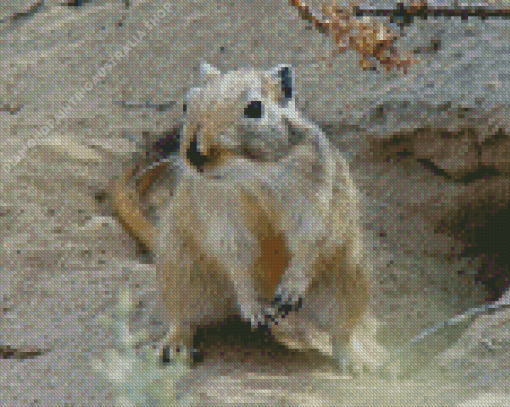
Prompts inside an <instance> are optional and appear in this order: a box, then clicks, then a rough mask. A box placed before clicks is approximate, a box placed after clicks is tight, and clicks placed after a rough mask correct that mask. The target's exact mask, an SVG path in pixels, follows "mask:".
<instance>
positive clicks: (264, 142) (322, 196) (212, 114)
mask: <svg viewBox="0 0 510 407" xmlns="http://www.w3.org/2000/svg"><path fill="white" fill-rule="evenodd" d="M200 70H201V80H202V85H201V86H200V87H196V88H192V89H191V90H190V92H189V93H188V95H187V98H186V102H185V104H184V106H185V107H184V109H183V110H185V115H184V117H183V123H182V128H181V129H180V144H179V153H178V154H179V162H180V166H181V174H180V177H179V182H178V183H177V185H176V188H175V190H174V192H173V196H172V198H171V199H169V201H168V203H167V204H166V206H165V207H164V208H163V210H162V213H163V216H162V217H161V221H160V222H159V224H158V225H157V226H156V225H154V224H152V223H151V222H150V221H149V220H148V219H147V217H146V216H145V215H144V213H143V211H142V209H141V207H140V205H139V202H138V197H139V195H140V193H143V192H144V191H145V189H146V187H147V186H148V185H149V184H150V177H151V176H153V175H154V174H153V173H152V172H151V171H159V170H157V169H158V168H159V167H160V166H164V165H167V164H166V163H165V162H160V163H156V165H155V166H154V168H153V169H150V170H149V171H147V172H146V175H145V177H146V178H145V180H142V182H141V185H142V186H143V187H142V188H141V189H140V190H138V191H137V190H136V188H135V189H133V188H131V187H130V186H129V181H130V179H131V177H132V176H133V175H135V174H136V173H137V171H138V170H139V167H138V166H134V167H133V168H131V169H130V170H128V171H125V172H124V173H123V174H121V176H120V177H119V178H118V179H117V181H116V183H115V186H114V189H113V193H112V196H113V207H114V210H115V212H116V213H117V214H118V216H119V218H120V219H121V221H122V223H123V224H124V225H125V226H126V227H127V228H128V229H129V230H130V231H131V232H132V234H133V235H134V236H135V237H137V238H138V239H139V240H140V241H141V242H142V243H143V244H144V245H145V246H147V248H149V249H150V250H151V251H152V252H153V253H154V256H155V263H156V268H157V274H158V278H159V279H160V281H161V284H162V290H163V294H164V298H165V302H166V305H167V311H168V314H169V317H170V319H171V321H172V326H173V328H174V329H173V330H171V331H170V332H169V333H168V335H167V342H168V345H169V348H170V354H171V355H172V354H175V352H176V351H181V349H187V350H191V347H192V337H193V334H194V330H195V327H196V326H197V325H202V324H207V323H210V322H212V321H214V320H218V319H222V318H225V317H226V316H227V315H228V314H229V313H231V312H232V311H237V310H238V309H240V312H241V316H242V317H243V318H244V319H245V320H249V321H251V323H252V325H254V326H268V327H269V329H270V331H271V334H272V335H274V336H275V338H276V339H277V340H278V341H280V342H282V343H284V344H286V345H287V346H289V347H292V348H298V349H318V350H319V351H321V352H324V353H326V354H329V355H331V356H333V357H334V358H335V360H336V361H337V362H338V363H339V366H340V367H342V368H344V367H345V366H348V367H349V368H351V369H354V370H362V369H363V368H365V367H367V368H369V369H371V368H373V367H377V366H379V365H380V364H381V363H382V360H384V359H385V356H386V355H385V352H384V350H383V349H382V347H381V346H379V345H378V344H377V343H376V340H375V332H376V325H375V319H374V318H372V317H371V316H370V312H369V310H368V308H367V305H368V303H369V296H370V284H369V282H370V278H371V275H372V270H371V268H370V267H369V266H367V265H365V264H364V263H363V262H362V261H361V259H362V255H363V242H362V235H361V226H360V221H359V216H360V213H359V205H358V193H357V190H356V187H355V185H354V183H353V180H352V178H351V176H350V174H349V168H348V165H347V163H346V161H345V159H344V158H343V157H342V156H341V155H340V153H339V152H338V151H337V150H336V149H335V148H334V147H333V146H332V145H331V144H330V142H329V140H328V139H327V137H326V136H325V134H324V133H323V132H322V131H321V130H320V128H319V127H318V126H316V125H315V124H313V123H312V122H310V121H309V120H307V119H305V118H304V117H303V116H302V115H301V113H300V112H299V111H298V109H297V108H296V105H295V98H294V93H295V92H294V90H293V86H292V81H293V77H292V69H291V67H290V66H285V65H279V66H277V67H275V68H273V69H270V70H255V69H239V70H235V71H230V72H227V73H221V72H220V71H219V70H217V69H216V68H214V67H212V66H211V65H208V64H205V63H203V64H202V65H201V68H200ZM147 179H149V181H147ZM324 334H326V335H324ZM324 338H326V339H324Z"/></svg>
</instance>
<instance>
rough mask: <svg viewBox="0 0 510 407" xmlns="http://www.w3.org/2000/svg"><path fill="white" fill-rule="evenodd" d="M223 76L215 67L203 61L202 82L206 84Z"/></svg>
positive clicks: (201, 67)
mask: <svg viewBox="0 0 510 407" xmlns="http://www.w3.org/2000/svg"><path fill="white" fill-rule="evenodd" d="M219 75H221V72H220V71H219V70H218V69H216V68H215V67H214V66H212V65H210V64H208V63H207V62H204V61H202V63H201V64H200V81H201V82H202V83H203V84H205V83H207V82H209V80H210V79H211V78H213V77H215V76H219Z"/></svg>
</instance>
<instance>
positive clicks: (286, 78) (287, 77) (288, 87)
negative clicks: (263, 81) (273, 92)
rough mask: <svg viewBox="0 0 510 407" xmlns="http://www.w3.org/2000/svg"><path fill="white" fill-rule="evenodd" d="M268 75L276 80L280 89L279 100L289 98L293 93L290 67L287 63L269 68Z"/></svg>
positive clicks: (284, 100)
mask: <svg viewBox="0 0 510 407" xmlns="http://www.w3.org/2000/svg"><path fill="white" fill-rule="evenodd" d="M269 75H270V76H271V77H272V78H274V79H275V80H277V81H278V84H279V86H280V90H281V96H280V100H281V101H283V102H286V101H288V100H291V99H292V95H293V91H292V83H293V78H292V77H293V74H292V67H290V66H288V65H278V66H276V67H274V68H272V69H270V70H269Z"/></svg>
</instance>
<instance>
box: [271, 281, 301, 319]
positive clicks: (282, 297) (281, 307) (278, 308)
mask: <svg viewBox="0 0 510 407" xmlns="http://www.w3.org/2000/svg"><path fill="white" fill-rule="evenodd" d="M302 306H303V298H302V297H301V295H299V294H298V293H297V292H292V291H287V290H286V289H284V288H281V287H279V288H278V290H277V291H276V293H275V296H274V299H273V301H271V308H270V309H271V310H274V311H273V312H274V313H275V314H276V315H277V316H283V317H285V316H286V315H288V314H289V313H290V312H292V311H297V310H299V309H300V308H301V307H302Z"/></svg>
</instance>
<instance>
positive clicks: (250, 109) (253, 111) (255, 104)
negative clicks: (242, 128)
mask: <svg viewBox="0 0 510 407" xmlns="http://www.w3.org/2000/svg"><path fill="white" fill-rule="evenodd" d="M244 116H245V117H248V118H250V119H260V118H261V117H262V102H260V101H252V102H250V103H249V104H248V106H246V107H245V108H244Z"/></svg>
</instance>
